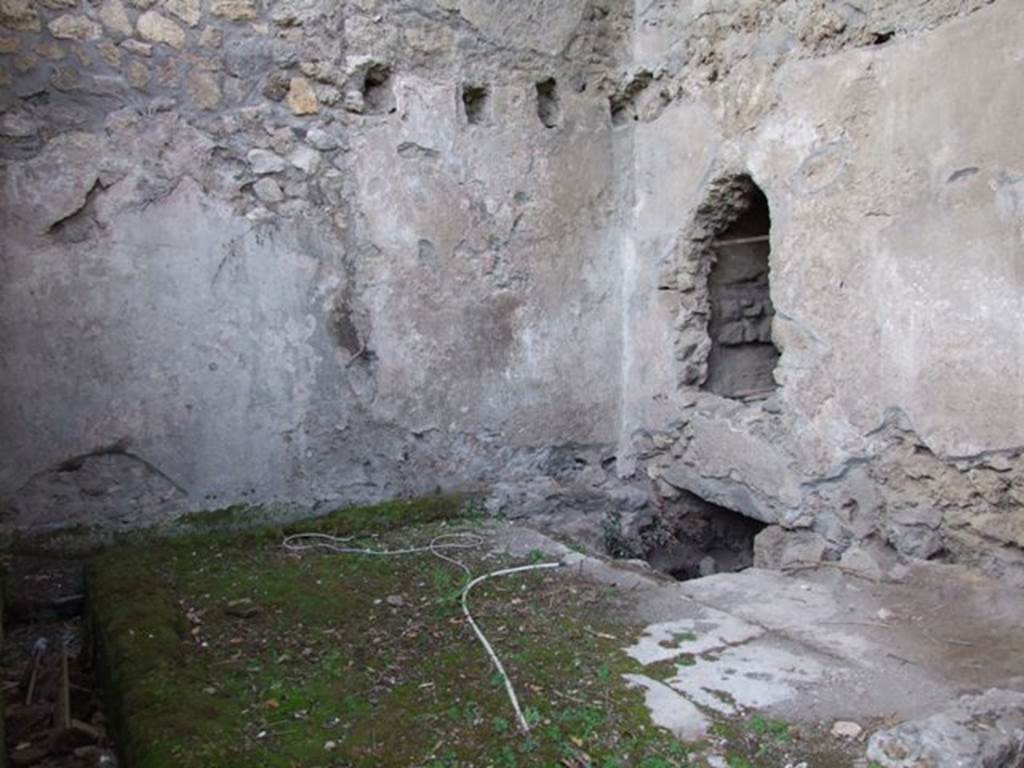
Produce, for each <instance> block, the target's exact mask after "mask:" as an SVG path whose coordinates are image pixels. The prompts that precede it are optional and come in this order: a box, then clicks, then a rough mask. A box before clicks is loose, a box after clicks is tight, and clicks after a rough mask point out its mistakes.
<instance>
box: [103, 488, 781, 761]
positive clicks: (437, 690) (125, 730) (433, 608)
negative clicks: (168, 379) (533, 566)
mask: <svg viewBox="0 0 1024 768" xmlns="http://www.w3.org/2000/svg"><path fill="white" fill-rule="evenodd" d="M460 508H461V505H460V504H458V503H457V502H454V501H450V500H447V501H445V500H434V501H431V502H424V503H419V504H400V505H390V506H386V507H382V508H373V509H368V510H357V511H349V512H348V513H344V514H340V515H335V516H332V517H329V518H327V519H322V520H320V521H316V522H315V523H313V524H311V525H310V526H300V527H301V529H302V530H320V531H326V532H332V533H338V534H341V535H350V534H357V533H358V534H361V538H360V540H361V541H362V542H365V543H366V544H367V545H368V546H371V547H375V548H397V547H400V546H408V545H411V544H424V543H426V542H428V541H429V540H430V539H431V538H432V537H433V536H435V535H437V534H438V533H443V532H446V531H451V530H453V529H466V528H469V527H472V528H473V529H474V530H478V531H483V532H484V533H485V535H486V531H487V529H488V524H487V523H486V522H484V521H480V520H465V519H461V520H448V519H446V518H448V517H450V516H451V515H452V513H453V512H455V511H456V510H457V509H460ZM399 526H403V527H399ZM281 534H282V532H281V531H279V530H265V531H261V532H253V533H249V534H243V535H238V534H232V535H227V534H208V535H206V536H202V537H200V536H193V537H188V538H181V539H175V540H168V541H164V542H157V543H149V544H148V545H146V546H145V547H121V548H116V549H112V550H110V551H108V552H106V553H104V554H102V555H100V556H99V557H98V558H97V560H96V561H95V562H94V564H93V565H92V567H91V570H90V579H89V582H90V590H89V591H90V606H91V608H90V611H91V620H92V623H93V627H94V630H95V632H96V633H97V640H98V643H99V647H100V649H101V653H102V659H103V667H104V670H105V677H106V680H107V684H108V689H109V692H110V694H111V696H110V704H111V707H112V709H113V710H114V712H113V714H114V718H115V721H116V723H117V724H118V737H119V744H120V747H121V749H122V751H123V753H124V756H125V758H126V761H127V764H128V766H129V768H164V767H165V766H168V767H169V766H175V767H176V768H193V767H194V768H199V767H200V766H202V768H242V767H243V766H244V767H248V766H267V767H268V768H274V767H278V766H279V767H280V768H292V767H296V768H297V767H299V766H302V767H303V768H313V767H315V766H321V767H323V768H327V767H328V766H332V767H341V766H367V767H368V766H382V767H383V766H396V767H399V766H401V767H402V768H409V767H412V766H423V767H424V768H442V767H447V768H455V767H456V766H478V767H480V768H484V767H485V766H496V767H498V768H514V767H516V766H524V767H525V766H578V767H580V768H582V767H583V766H595V767H601V768H613V767H614V766H622V767H625V766H639V767H641V768H669V767H671V766H686V765H688V764H689V762H688V760H689V757H688V755H689V754H690V750H691V747H688V746H687V745H684V744H681V743H680V742H678V741H677V740H676V739H675V738H674V737H673V736H672V735H671V734H670V733H668V732H666V731H664V730H662V729H659V728H657V727H655V726H653V725H652V724H651V722H650V720H649V717H648V714H647V711H646V709H645V707H644V705H643V697H642V694H641V693H640V692H639V691H636V690H630V689H627V687H626V686H625V684H624V682H623V680H622V677H621V676H622V674H623V673H625V672H637V671H640V670H639V668H638V667H637V666H636V665H635V663H634V662H633V661H632V660H631V659H629V657H627V656H626V655H625V654H624V653H623V652H622V650H621V649H622V648H623V647H625V646H626V645H628V644H629V643H630V642H631V641H632V639H633V638H634V637H636V636H637V634H638V633H639V629H640V628H639V627H636V626H631V624H630V622H629V620H628V619H627V612H626V611H625V610H624V608H623V606H624V603H625V600H626V599H628V596H626V595H623V594H621V593H618V592H617V591H616V590H614V589H612V588H609V587H606V586H600V585H597V584H594V583H592V582H589V581H586V580H584V579H582V578H580V577H579V576H578V575H577V574H576V573H575V572H574V571H573V570H572V569H568V568H561V569H557V570H554V571H546V572H534V573H529V574H524V575H518V576H511V577H507V578H501V579H495V580H491V581H488V582H485V583H484V584H482V585H480V586H479V587H478V588H477V589H475V590H474V592H473V597H472V607H473V610H474V615H475V616H476V617H477V620H478V621H479V623H480V624H481V626H482V627H483V628H484V631H485V632H486V633H487V634H488V636H489V638H490V639H491V641H492V643H493V644H494V646H495V648H496V649H497V651H498V652H499V654H500V655H501V657H502V659H503V661H504V662H505V664H506V667H507V668H508V671H509V674H510V675H511V677H512V679H513V680H514V681H515V684H516V687H517V690H518V693H519V695H520V698H521V700H522V703H523V706H524V709H525V711H526V714H527V718H528V719H529V721H530V722H531V724H532V734H531V737H530V738H528V739H527V738H524V737H523V736H522V735H520V734H519V733H518V732H517V730H516V726H515V720H514V716H513V713H512V710H511V707H510V705H509V702H508V700H507V698H506V696H505V693H504V690H503V688H502V685H501V681H500V679H499V678H498V677H497V676H496V675H495V674H494V670H493V668H492V667H491V665H490V663H489V661H488V660H487V658H486V656H485V655H484V653H483V650H482V649H481V647H480V646H479V644H478V643H477V641H476V639H475V638H474V636H473V635H472V633H471V630H470V629H469V628H468V627H467V626H466V623H465V621H464V619H463V617H462V614H461V612H460V610H459V607H458V595H459V592H460V590H461V588H462V585H463V583H464V575H463V573H462V572H461V571H460V570H459V569H458V568H456V567H454V566H452V565H450V564H448V563H445V562H443V561H441V560H439V559H438V558H436V557H433V556H432V555H430V554H429V553H425V554H417V555H404V556H397V557H366V556H359V555H332V554H320V553H316V554H304V555H301V556H300V555H295V554H288V553H287V552H285V551H283V549H282V548H281V547H280V538H281ZM456 556H457V557H458V558H459V559H461V560H463V561H464V562H465V563H466V564H467V565H468V566H469V567H470V568H471V569H472V571H473V572H474V574H481V573H485V572H488V571H492V570H495V569H498V568H501V567H507V566H510V565H518V564H522V563H523V561H522V559H520V560H519V561H518V562H516V561H513V560H512V559H510V558H509V557H508V556H506V555H500V554H496V553H494V552H492V551H491V549H490V548H489V547H487V546H483V547H481V548H479V549H475V550H467V551H460V552H458V553H456ZM538 557H539V555H538ZM527 560H529V558H527ZM389 596H390V597H392V600H391V601H389V600H388V599H387V598H388V597H389ZM395 596H399V597H400V598H401V600H400V601H399V600H396V599H395ZM241 598H248V599H251V600H252V601H253V602H254V604H255V605H256V607H257V609H258V612H257V613H256V615H254V616H252V617H250V618H237V617H233V616H230V615H228V614H227V613H226V612H225V607H226V605H227V604H228V603H229V602H230V601H232V600H237V599H241ZM399 602H400V603H401V604H400V605H395V604H393V603H399ZM773 727H774V726H773ZM765 737H766V739H767V740H771V741H772V742H774V741H775V740H776V739H777V738H778V737H779V733H778V730H777V727H775V730H774V731H773V730H772V729H771V728H768V729H766V730H765ZM723 741H724V739H723ZM742 741H743V739H738V740H737V743H740V742H742ZM691 746H692V745H691ZM745 754H747V755H749V757H748V756H744V755H743V754H740V753H737V754H736V755H735V756H734V757H733V758H731V759H733V760H734V761H735V762H736V765H737V766H746V765H757V762H756V761H755V759H756V757H757V754H756V753H753V752H749V751H747V750H745ZM743 760H748V762H742V761H743Z"/></svg>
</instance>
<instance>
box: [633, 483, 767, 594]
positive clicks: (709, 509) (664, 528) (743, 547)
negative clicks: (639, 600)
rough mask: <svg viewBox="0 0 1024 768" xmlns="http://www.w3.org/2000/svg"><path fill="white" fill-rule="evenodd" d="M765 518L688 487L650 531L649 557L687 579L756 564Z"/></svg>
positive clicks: (663, 569) (655, 564) (653, 563)
mask: <svg viewBox="0 0 1024 768" xmlns="http://www.w3.org/2000/svg"><path fill="white" fill-rule="evenodd" d="M764 528H765V524H764V523H762V522H760V521H759V520H754V519H752V518H749V517H746V516H745V515H742V514H740V513H739V512H734V511H733V510H731V509H727V508H726V507H722V506H719V505H718V504H713V503H712V502H710V501H706V500H704V499H702V498H700V497H699V496H697V495H695V494H693V493H689V492H687V491H683V492H682V494H681V495H680V497H679V498H678V499H676V500H675V501H673V502H671V503H670V504H668V506H667V507H666V509H665V511H664V512H663V514H662V515H661V516H660V517H659V518H658V520H657V521H656V522H655V523H654V525H653V526H651V528H650V529H648V530H647V531H645V533H644V538H645V540H646V542H647V549H646V552H645V559H646V560H647V562H648V563H649V564H650V565H651V567H652V568H654V569H655V570H657V571H661V572H662V573H667V574H669V575H670V576H672V577H674V578H676V579H679V580H680V581H686V580H687V579H696V578H699V577H701V576H710V575H712V574H715V573H733V572H736V571H742V570H744V569H745V568H749V567H750V566H752V565H753V564H754V537H755V536H757V534H758V533H760V532H761V531H762V530H763V529H764Z"/></svg>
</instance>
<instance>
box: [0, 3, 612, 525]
mask: <svg viewBox="0 0 1024 768" xmlns="http://www.w3.org/2000/svg"><path fill="white" fill-rule="evenodd" d="M619 5H620V6H621V7H618V6H616V4H613V3H612V4H609V3H599V2H592V1H591V0H570V1H569V2H565V1H563V0H558V2H555V1H554V0H531V1H530V2H517V3H514V4H509V5H507V6H506V4H502V7H501V8H498V7H496V6H495V5H494V4H493V3H489V2H483V1H482V0H438V2H433V1H432V0H431V1H430V2H420V1H418V0H417V1H412V0H352V1H351V2H338V0H124V1H123V2H122V0H102V2H87V1H86V0H40V1H39V2H37V1H36V0H0V26H2V33H0V60H2V62H0V65H2V71H0V77H2V78H3V83H2V84H3V94H2V97H0V98H2V108H3V114H2V117H0V143H2V149H0V151H2V156H3V184H2V190H0V196H2V199H0V206H2V212H0V229H2V234H0V243H2V246H0V247H2V258H0V364H2V366H3V368H2V377H0V500H2V501H3V514H2V521H0V522H2V524H4V525H6V526H8V527H14V528H26V527H37V528H38V527H45V526H69V525H74V524H84V525H89V526H92V525H101V526H115V527H129V526H138V525H145V524H149V523H153V522H159V521H162V520H165V519H168V518H170V517H173V516H174V515H177V514H180V513H181V512H183V511H186V510H190V509H198V508H211V507H218V506H224V505H228V504H236V503H240V502H252V503H261V504H263V503H268V502H287V503H296V504H299V505H303V506H306V507H308V506H310V505H312V506H316V505H332V504H338V503H343V502H353V501H363V500H372V499H381V498H386V497H391V496H396V495H402V494H409V493H426V492H432V491H434V490H435V489H436V488H438V487H443V488H447V489H452V488H466V487H471V486H474V485H477V484H481V483H493V482H496V481H509V480H516V479H517V478H524V477H535V476H538V475H543V474H545V473H547V472H549V471H551V470H552V468H553V467H554V468H557V467H559V466H562V465H565V464H566V463H567V464H568V466H570V467H573V466H575V461H574V459H573V458H572V453H573V451H574V448H573V446H588V445H609V444H613V443H614V442H615V440H616V437H617V433H618V427H619V423H618V402H619V386H620V376H619V375H618V370H619V369H618V364H617V359H618V357H619V354H620V351H619V341H620V338H621V316H620V313H619V312H618V311H617V306H618V296H619V288H618V284H617V275H616V271H617V270H616V265H617V263H618V258H619V251H620V248H619V239H620V233H621V231H622V227H621V225H617V224H616V222H617V221H618V220H620V219H621V218H622V216H623V214H622V213H621V211H623V210H628V206H623V205H621V204H620V203H619V200H618V198H617V195H618V193H619V192H618V190H619V189H620V186H619V185H617V184H616V179H618V178H620V177H621V176H622V175H623V174H624V172H628V170H629V163H630V162H631V158H630V157H629V156H628V155H627V156H624V157H621V158H620V157H618V156H617V155H616V147H615V145H614V144H613V142H612V136H611V131H610V120H609V117H608V103H607V94H606V93H604V92H603V87H604V83H605V81H606V72H607V71H608V70H609V69H610V68H611V66H612V63H613V62H617V61H619V60H621V58H622V56H623V50H624V49H623V46H624V45H625V43H626V42H628V31H629V22H628V13H627V11H628V8H627V7H626V6H625V4H619ZM552 78H553V79H554V85H552V84H551V79H552ZM542 82H543V83H546V85H545V88H546V91H545V94H546V96H547V97H549V99H550V98H551V97H552V91H554V97H555V98H557V110H553V109H552V108H551V105H550V103H549V104H548V105H547V109H546V111H545V113H544V115H543V116H542V115H540V114H538V106H537V84H538V83H542ZM467 85H471V86H473V87H476V88H482V89H484V90H486V92H487V94H488V99H487V103H486V105H485V106H484V109H483V111H482V119H481V120H480V121H479V122H478V123H477V124H472V125H471V124H469V123H468V121H467V117H466V114H465V111H464V108H463V102H462V91H463V87H464V86H467ZM620 166H621V167H620ZM596 351H599V354H597V353H596ZM558 446H568V447H567V448H565V450H564V451H562V452H559V451H557V450H554V451H553V448H557V447H558ZM588 455H591V454H588ZM599 455H600V452H598V453H595V454H593V457H594V461H595V462H597V466H596V467H593V468H592V471H593V472H599V473H601V474H602V475H606V474H607V473H606V472H605V470H604V469H602V468H601V467H600V462H599V458H598V457H599ZM584 463H585V462H584Z"/></svg>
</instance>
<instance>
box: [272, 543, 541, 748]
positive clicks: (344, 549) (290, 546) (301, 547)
mask: <svg viewBox="0 0 1024 768" xmlns="http://www.w3.org/2000/svg"><path fill="white" fill-rule="evenodd" d="M352 538H354V537H351V536H350V537H348V538H339V537H337V536H331V535H329V534H326V533H296V534H293V535H291V536H286V537H285V539H284V541H283V542H282V546H283V547H284V548H285V549H286V550H288V551H289V552H308V551H311V550H317V549H326V550H328V551H330V552H335V553H340V554H348V555H369V556H372V557H385V556H390V555H411V554H416V553H419V552H430V553H432V554H433V555H434V556H436V557H439V558H441V559H442V560H444V561H446V562H449V563H452V564H453V565H456V566H458V567H459V568H461V569H462V570H463V571H464V572H465V574H466V578H467V579H469V581H468V583H467V584H466V586H465V587H463V588H462V594H461V596H460V603H461V605H462V613H463V615H465V617H466V621H468V622H469V626H470V627H472V628H473V632H474V633H475V634H476V637H477V640H479V641H480V644H481V645H482V646H483V647H484V650H485V651H487V655H488V657H490V659H491V663H492V664H493V665H494V668H495V669H496V670H497V671H498V675H499V676H500V677H501V679H502V682H503V683H504V684H505V692H506V693H507V694H508V699H509V701H510V702H511V703H512V709H513V710H515V713H516V722H517V723H518V724H519V730H520V731H522V733H523V735H528V734H529V733H530V724H529V723H528V722H526V716H525V715H524V714H523V710H522V708H521V707H520V706H519V698H518V697H517V696H516V691H515V688H514V687H513V686H512V681H511V680H510V679H509V676H508V673H507V672H505V666H504V665H503V664H502V663H501V659H499V658H498V654H497V653H495V651H494V647H493V646H492V645H491V644H490V642H489V641H488V640H487V637H486V636H485V635H484V633H483V631H482V630H481V629H480V627H479V626H478V625H477V623H476V621H475V620H474V619H473V615H472V614H471V613H470V612H469V604H468V599H469V591H470V590H471V589H473V587H475V586H476V585H477V584H480V583H481V582H484V581H487V579H491V578H495V577H498V576H511V575H512V574H516V573H525V572H527V571H539V570H544V569H548V568H558V567H559V566H560V565H561V563H536V564H533V565H520V566H518V567H515V568H502V569H501V570H499V571H492V572H491V573H486V574H484V575H483V576H477V577H476V578H473V573H472V571H470V570H469V566H467V565H466V564H465V563H463V562H461V561H460V560H456V559H455V558H454V557H449V556H448V555H445V554H442V550H446V549H474V548H476V547H480V546H483V544H484V539H483V537H482V536H478V535H477V534H475V533H466V532H457V533H444V534H441V535H440V536H435V537H434V538H433V539H431V540H430V543H429V544H428V545H427V546H425V547H405V548H403V549H368V548H364V547H349V546H345V545H346V544H347V543H348V542H349V541H351V540H352Z"/></svg>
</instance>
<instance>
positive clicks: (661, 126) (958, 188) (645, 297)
mask: <svg viewBox="0 0 1024 768" xmlns="http://www.w3.org/2000/svg"><path fill="white" fill-rule="evenodd" d="M869 6H870V7H869ZM636 8H637V10H636V43H635V48H634V59H633V62H632V69H631V70H630V71H629V72H628V73H627V74H626V76H625V79H631V80H632V81H633V82H642V83H644V85H643V88H642V89H640V90H639V91H637V94H636V95H635V96H634V97H633V100H632V104H631V110H632V114H633V115H634V121H633V128H631V129H630V133H631V134H632V135H631V136H630V137H629V138H628V139H627V140H628V141H630V142H632V144H633V151H634V154H635V157H636V175H635V185H636V186H635V224H634V228H633V239H632V243H631V244H630V246H629V249H628V252H629V254H630V261H631V265H630V266H629V268H628V271H627V274H628V275H629V277H630V280H629V288H628V299H627V304H626V312H627V317H628V321H627V326H626V338H625V340H624V344H623V348H624V350H625V351H626V358H625V362H624V365H625V375H624V382H625V383H624V393H623V402H624V413H623V423H624V429H623V432H624V443H625V445H626V446H627V447H626V448H625V449H624V451H623V459H622V463H623V464H624V467H623V470H624V472H626V473H628V472H631V471H633V469H634V466H639V467H640V468H641V469H642V470H643V471H646V472H647V473H648V474H649V475H650V476H651V477H652V478H655V480H656V483H657V486H658V488H659V490H660V492H661V494H662V495H663V497H664V498H665V499H666V500H671V499H673V498H674V497H675V496H676V495H677V494H678V489H686V490H689V491H692V492H696V493H697V494H699V495H701V496H703V497H705V498H707V499H710V500H712V501H715V502H718V503H721V504H723V505H725V506H728V507H730V508H732V509H736V510H739V511H742V512H743V513H745V514H747V515H750V516H752V517H755V518H758V519H760V520H762V521H765V522H770V523H780V524H782V525H784V526H787V527H812V528H813V529H814V530H815V531H816V532H817V533H818V534H820V535H821V536H822V537H823V540H824V541H825V542H826V543H827V547H828V548H830V549H831V551H832V552H833V553H835V555H838V554H839V553H841V552H843V550H845V549H846V548H848V547H849V546H850V545H851V544H852V543H855V542H861V541H863V540H864V539H869V538H877V539H882V540H886V541H888V542H889V543H891V544H893V545H895V546H896V547H897V548H898V549H900V550H901V551H903V552H906V553H908V554H913V555H916V556H922V557H932V556H954V557H958V558H960V559H963V560H968V561H976V562H978V563H980V564H981V565H983V566H986V567H988V568H989V569H990V570H992V571H994V572H999V573H1002V572H1004V570H1006V569H1007V568H1008V567H1011V566H1012V567H1013V568H1014V569H1017V568H1019V566H1020V564H1021V561H1022V558H1021V555H1022V551H1021V547H1022V546H1024V462H1022V461H1021V453H1022V447H1024V323H1022V320H1024V290H1022V289H1024V260H1022V259H1024V207H1022V205H1021V200H1022V199H1024V198H1022V190H1024V186H1022V184H1024V181H1022V179H1024V175H1022V172H1024V169H1022V165H1021V155H1020V151H1019V137H1020V136H1021V135H1022V132H1024V111H1022V110H1021V106H1022V101H1021V96H1020V93H1021V86H1022V81H1021V72H1022V70H1021V67H1020V63H1021V61H1022V60H1024V48H1022V47H1021V42H1020V41H1021V39H1022V38H1021V34H1022V32H1024V7H1022V6H1021V5H1020V4H1019V3H1014V2H994V3H991V4H988V3H981V2H973V3H972V2H959V3H955V2H933V3H924V4H920V3H874V4H872V3H868V4H857V8H859V9H861V10H857V9H855V6H854V4H829V3H811V2H807V3H796V2H783V3H759V2H732V3H730V2H722V3H709V4H692V3H677V2H659V3H654V4H651V3H647V2H643V3H638V4H637V6H636ZM879 43H881V44H879ZM737 173H749V174H751V176H752V177H753V178H754V179H755V181H756V182H757V183H758V184H759V185H760V186H761V188H762V189H763V190H764V191H765V192H766V194H767V197H768V200H769V204H770V208H771V216H772V228H771V257H770V266H771V275H770V278H771V292H772V299H773V301H774V305H775V310H776V315H775V318H774V322H773V339H774V341H775V343H776V345H777V346H778V347H779V349H780V350H781V351H782V356H781V360H780V362H779V365H778V368H777V370H776V379H777V381H778V383H779V384H780V385H781V387H780V389H779V390H778V391H777V393H776V394H775V395H773V396H772V397H771V398H769V399H767V400H765V401H762V402H756V403H750V404H743V403H740V402H736V401H731V400H726V399H723V398H719V397H716V396H715V395H712V394H709V393H706V392H701V391H699V390H698V389H697V388H696V387H695V386H690V385H681V383H680V382H681V381H682V379H681V369H682V367H683V361H682V360H681V359H680V354H679V349H680V343H679V342H680V337H679V334H680V333H681V329H684V328H686V327H688V320H689V319H690V318H689V317H688V316H687V314H686V309H685V307H686V305H687V301H686V297H687V295H688V293H689V292H691V291H693V290H694V286H693V278H692V276H693V275H694V274H695V273H697V272H698V269H697V265H696V264H695V262H694V259H695V258H696V256H695V254H700V253H702V245H703V243H704V242H705V241H706V238H707V237H709V236H710V235H712V234H713V233H709V232H706V231H701V230H700V228H699V227H697V228H696V229H695V227H694V224H693V222H694V220H695V217H696V211H697V210H698V208H699V207H700V206H701V205H703V204H705V203H706V199H705V197H706V195H707V194H708V190H709V189H710V188H712V187H713V184H714V182H715V181H716V180H718V179H721V178H725V177H728V176H729V175H730V174H737ZM684 346H685V345H684ZM691 346H692V345H691ZM687 348H689V347H687ZM634 462H635V463H634ZM1016 572H1017V573H1018V574H1019V570H1017V571H1016Z"/></svg>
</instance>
